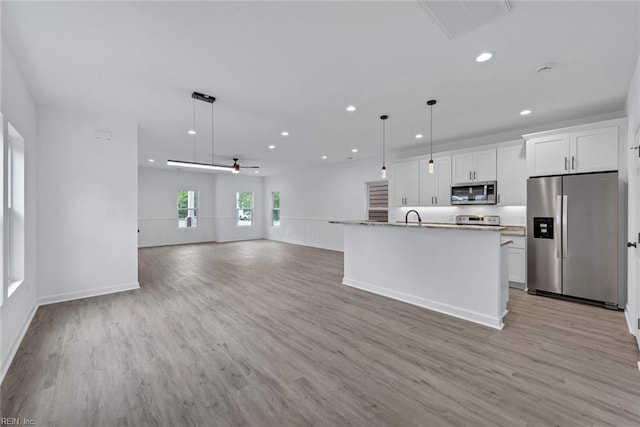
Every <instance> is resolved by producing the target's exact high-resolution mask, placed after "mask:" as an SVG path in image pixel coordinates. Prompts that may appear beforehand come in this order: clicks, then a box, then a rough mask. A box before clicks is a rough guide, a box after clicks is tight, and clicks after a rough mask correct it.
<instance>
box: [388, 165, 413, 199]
mask: <svg viewBox="0 0 640 427" xmlns="http://www.w3.org/2000/svg"><path fill="white" fill-rule="evenodd" d="M418 173H419V165H418V161H417V160H412V161H408V162H404V163H398V164H396V165H393V175H392V182H393V185H392V189H393V199H392V200H393V206H418V203H419V196H420V194H419V184H418V182H419V177H418Z"/></svg>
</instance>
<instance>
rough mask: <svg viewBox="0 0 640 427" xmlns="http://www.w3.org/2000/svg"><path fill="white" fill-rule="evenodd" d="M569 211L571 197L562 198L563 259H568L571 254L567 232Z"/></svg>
mask: <svg viewBox="0 0 640 427" xmlns="http://www.w3.org/2000/svg"><path fill="white" fill-rule="evenodd" d="M568 210H569V197H568V196H567V195H566V194H565V195H563V196H562V257H563V258H566V257H567V255H568V253H569V239H568V237H569V236H568V232H567V211H568Z"/></svg>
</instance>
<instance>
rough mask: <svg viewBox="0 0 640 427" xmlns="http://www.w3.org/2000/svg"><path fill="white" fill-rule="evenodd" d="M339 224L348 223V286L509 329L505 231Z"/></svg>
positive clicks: (445, 226)
mask: <svg viewBox="0 0 640 427" xmlns="http://www.w3.org/2000/svg"><path fill="white" fill-rule="evenodd" d="M335 222H337V223H341V224H344V279H343V284H345V285H348V286H352V287H354V288H358V289H362V290H365V291H369V292H373V293H376V294H379V295H383V296H386V297H389V298H393V299H396V300H400V301H404V302H407V303H410V304H414V305H418V306H420V307H424V308H428V309H430V310H434V311H437V312H440V313H445V314H448V315H451V316H455V317H459V318H461V319H465V320H469V321H471V322H475V323H479V324H481V325H485V326H489V327H491V328H495V329H502V328H503V326H504V323H503V318H504V316H505V314H506V313H507V300H508V292H509V289H508V279H507V277H506V274H504V273H505V270H506V267H507V265H506V259H505V258H506V257H505V255H504V254H503V251H502V245H501V234H500V231H501V230H502V227H477V226H455V225H437V224H422V225H420V226H418V225H413V226H412V225H408V226H407V225H404V224H402V225H400V224H387V223H370V222H350V221H340V222H339V221H335Z"/></svg>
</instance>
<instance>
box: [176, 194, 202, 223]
mask: <svg viewBox="0 0 640 427" xmlns="http://www.w3.org/2000/svg"><path fill="white" fill-rule="evenodd" d="M197 226H198V192H197V191H195V190H180V191H178V228H195V227H197Z"/></svg>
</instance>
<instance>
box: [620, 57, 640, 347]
mask: <svg viewBox="0 0 640 427" xmlns="http://www.w3.org/2000/svg"><path fill="white" fill-rule="evenodd" d="M626 108H627V117H628V120H627V140H628V143H627V146H626V147H625V148H622V149H623V150H624V151H625V155H626V156H628V162H627V165H628V180H629V188H628V194H629V211H628V212H629V222H628V233H629V234H628V239H629V240H628V241H630V242H637V241H638V238H637V236H638V232H640V228H639V227H638V225H639V223H640V220H638V215H640V212H638V202H639V201H638V197H640V182H639V181H640V179H639V178H640V177H639V175H638V167H639V165H638V162H639V161H638V160H637V156H638V152H637V151H635V150H629V148H630V147H634V146H636V145H637V142H636V141H635V136H634V135H635V134H636V132H637V130H638V128H640V58H639V59H638V62H637V64H636V70H635V72H634V74H633V79H632V81H631V86H630V87H629V94H628V98H627V104H626ZM639 243H640V242H639ZM637 251H638V249H637V250H629V251H628V270H627V271H628V275H627V307H626V315H627V320H628V321H629V328H630V329H631V330H632V332H633V333H634V334H635V336H636V340H637V341H638V347H640V331H639V330H638V321H637V320H636V319H638V318H640V283H639V282H640V271H638V253H637Z"/></svg>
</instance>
